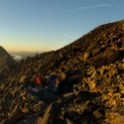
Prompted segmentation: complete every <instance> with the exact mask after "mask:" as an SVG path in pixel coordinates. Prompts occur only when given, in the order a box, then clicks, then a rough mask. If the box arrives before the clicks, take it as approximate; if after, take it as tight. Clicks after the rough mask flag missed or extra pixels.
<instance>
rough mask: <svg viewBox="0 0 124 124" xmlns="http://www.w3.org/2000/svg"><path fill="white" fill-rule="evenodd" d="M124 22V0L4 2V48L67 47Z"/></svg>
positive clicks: (0, 18) (0, 38)
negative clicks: (102, 27)
mask: <svg viewBox="0 0 124 124" xmlns="http://www.w3.org/2000/svg"><path fill="white" fill-rule="evenodd" d="M123 19H124V0H0V45H1V46H3V47H4V48H5V49H7V50H8V51H48V50H56V49H59V48H61V47H64V46H66V45H68V44H70V43H72V42H73V41H75V40H76V39H78V38H79V37H81V36H83V35H84V34H86V33H88V32H89V31H91V30H92V29H94V28H95V27H97V26H99V25H101V24H105V23H109V22H114V21H118V20H123Z"/></svg>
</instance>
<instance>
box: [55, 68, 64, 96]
mask: <svg viewBox="0 0 124 124" xmlns="http://www.w3.org/2000/svg"><path fill="white" fill-rule="evenodd" d="M57 76H58V87H57V93H58V94H60V95H61V94H63V93H64V90H65V79H66V75H65V69H64V68H62V69H61V70H59V71H58V73H57Z"/></svg>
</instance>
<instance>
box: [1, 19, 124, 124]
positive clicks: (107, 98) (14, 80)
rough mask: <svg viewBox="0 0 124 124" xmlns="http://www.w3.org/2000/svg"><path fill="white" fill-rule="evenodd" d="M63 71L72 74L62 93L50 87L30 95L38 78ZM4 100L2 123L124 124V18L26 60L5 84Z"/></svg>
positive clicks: (9, 74) (65, 81)
mask: <svg viewBox="0 0 124 124" xmlns="http://www.w3.org/2000/svg"><path fill="white" fill-rule="evenodd" d="M61 69H64V70H65V71H64V73H65V75H66V79H65V80H64V81H63V83H61V86H62V88H63V90H62V91H63V94H62V95H58V94H57V96H56V94H53V93H52V92H49V91H50V89H48V90H47V89H41V92H40V93H38V94H31V93H29V90H28V88H27V83H29V82H30V81H31V80H32V78H33V77H34V76H35V75H36V74H40V75H41V78H42V81H43V82H44V81H46V80H45V77H48V76H49V75H50V74H51V73H52V72H54V73H57V74H58V75H59V76H63V75H61V71H60V70H61ZM4 77H5V78H4ZM45 83H46V82H45ZM60 91H61V89H60ZM0 99H1V100H0V123H2V124H10V123H12V124H16V123H18V124H22V123H31V124H35V123H37V124H123V123H124V20H121V21H118V22H113V23H108V24H104V25H101V26H99V27H97V28H95V29H94V30H92V31H90V32H89V33H87V34H86V35H84V36H82V37H80V38H79V39H77V40H76V41H74V42H73V43H71V44H69V45H67V46H65V47H63V48H61V49H59V50H56V51H50V52H44V53H42V54H39V55H35V56H34V57H28V58H27V59H25V60H22V61H20V62H19V63H18V64H17V66H16V68H14V69H13V70H11V69H10V70H6V71H5V73H4V75H3V79H2V80H0Z"/></svg>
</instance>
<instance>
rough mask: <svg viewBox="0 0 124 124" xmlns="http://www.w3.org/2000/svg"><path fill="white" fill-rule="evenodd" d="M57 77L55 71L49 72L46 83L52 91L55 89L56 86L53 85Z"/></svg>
mask: <svg viewBox="0 0 124 124" xmlns="http://www.w3.org/2000/svg"><path fill="white" fill-rule="evenodd" d="M56 79H57V75H56V73H51V74H50V76H49V78H48V83H49V84H48V85H49V88H50V90H51V91H53V92H55V90H56V88H55V87H56V86H55V82H56V81H55V80H56Z"/></svg>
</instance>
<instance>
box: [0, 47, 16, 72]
mask: <svg viewBox="0 0 124 124" xmlns="http://www.w3.org/2000/svg"><path fill="white" fill-rule="evenodd" d="M13 65H15V61H14V60H13V58H12V57H11V56H10V55H9V54H8V53H7V51H6V50H5V49H4V48H3V47H1V46H0V71H2V70H3V69H5V68H8V67H10V66H13Z"/></svg>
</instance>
